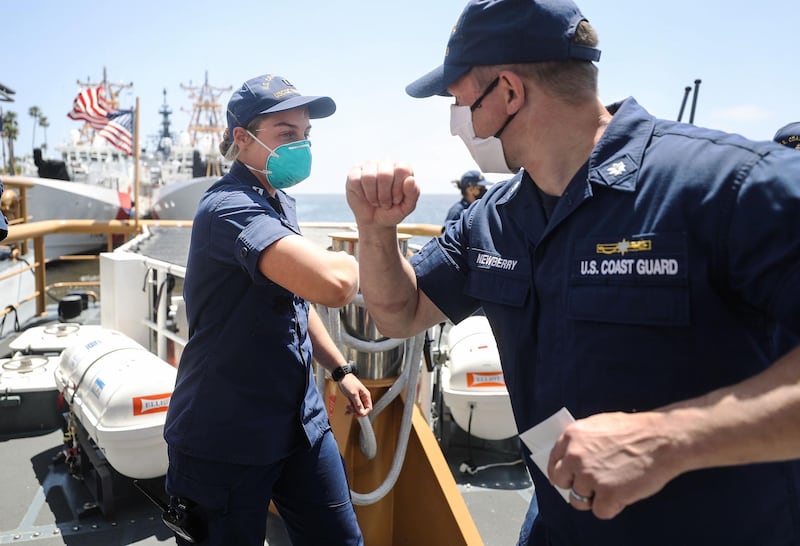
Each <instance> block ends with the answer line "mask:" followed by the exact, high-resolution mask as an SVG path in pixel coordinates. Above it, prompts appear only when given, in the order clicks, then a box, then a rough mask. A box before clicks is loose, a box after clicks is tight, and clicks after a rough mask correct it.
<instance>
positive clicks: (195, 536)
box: [133, 480, 207, 544]
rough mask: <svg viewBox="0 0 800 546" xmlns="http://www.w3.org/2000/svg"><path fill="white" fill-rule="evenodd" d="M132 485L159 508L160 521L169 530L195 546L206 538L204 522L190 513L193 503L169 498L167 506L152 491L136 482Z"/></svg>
mask: <svg viewBox="0 0 800 546" xmlns="http://www.w3.org/2000/svg"><path fill="white" fill-rule="evenodd" d="M133 485H135V486H136V488H137V489H138V490H139V491H141V492H142V493H144V495H145V497H147V498H148V499H150V502H152V503H153V504H155V505H156V506H158V507H159V508H161V510H162V512H161V521H163V522H164V525H166V526H167V527H169V529H170V530H171V531H172V532H173V533H175V534H176V535H178V536H179V537H181V538H182V539H183V540H185V541H186V542H189V543H190V544H197V543H198V542H200V541H202V540H203V539H204V538H206V534H207V531H206V522H205V521H203V519H202V518H200V517H199V516H198V515H197V514H196V513H193V512H192V507H193V506H194V503H193V502H192V501H190V500H188V499H184V498H182V497H171V498H170V501H169V505H167V504H166V503H164V501H162V500H161V499H160V498H158V496H156V495H155V494H154V493H153V492H152V491H149V490H148V489H147V488H146V487H145V486H144V485H143V484H140V483H139V481H138V480H134V481H133Z"/></svg>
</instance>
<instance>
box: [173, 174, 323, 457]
mask: <svg viewBox="0 0 800 546" xmlns="http://www.w3.org/2000/svg"><path fill="white" fill-rule="evenodd" d="M268 195H269V194H268V193H267V192H266V190H265V189H264V187H263V186H262V185H261V183H260V182H259V181H258V179H257V178H256V177H255V176H254V175H253V174H251V173H250V171H249V170H247V168H245V167H244V166H243V165H242V164H241V163H239V162H235V163H234V165H233V167H232V168H231V170H230V172H229V173H228V174H226V175H225V176H224V177H223V178H221V179H220V180H219V181H217V182H216V183H215V184H214V185H212V186H211V187H210V188H209V189H208V191H207V192H206V193H205V194H204V195H203V197H202V199H201V200H200V204H199V206H198V210H197V215H196V216H195V219H194V223H193V227H192V238H191V244H190V247H189V260H188V264H187V266H186V278H185V280H184V285H183V293H184V299H185V300H186V313H187V318H188V321H189V341H188V343H187V345H186V348H185V349H184V352H183V355H182V357H181V361H180V364H179V366H178V378H177V382H176V386H175V391H174V393H173V395H172V399H171V400H170V406H169V411H168V413H167V422H166V426H165V430H164V436H165V438H166V440H167V443H168V444H169V445H170V446H171V447H173V448H175V449H178V450H180V451H182V452H184V453H187V454H189V455H193V456H196V457H202V458H207V459H211V460H218V461H225V462H230V463H237V464H248V465H253V464H269V463H272V462H274V461H276V460H278V459H280V458H282V457H284V456H286V455H287V454H288V453H289V452H290V451H292V450H293V449H294V448H296V447H298V446H301V445H304V444H305V445H306V446H308V445H312V444H314V443H315V442H316V441H317V440H318V439H319V438H320V437H321V435H322V433H323V432H324V431H326V430H328V429H329V428H330V424H329V422H328V417H327V414H326V412H325V408H324V405H323V403H322V398H321V397H320V395H319V391H318V390H317V387H316V383H315V382H314V377H313V374H312V368H311V340H310V338H309V336H308V311H309V304H308V302H306V301H305V300H303V299H302V298H300V297H298V296H296V295H294V294H292V293H291V292H289V291H287V290H285V289H284V288H282V287H281V286H278V285H277V284H275V283H273V282H272V281H270V280H269V279H267V278H266V277H264V275H263V274H262V273H261V272H260V271H259V269H258V259H259V256H260V254H261V252H262V251H263V250H264V249H265V248H267V247H268V246H269V245H271V244H272V243H274V242H275V241H277V240H279V239H281V238H282V237H286V236H287V235H292V234H299V233H300V228H299V227H298V225H297V215H296V211H295V204H294V199H293V198H291V197H289V196H288V195H286V194H285V193H283V192H280V191H279V192H278V193H277V194H276V196H277V197H278V198H279V200H280V208H281V209H282V211H283V214H281V213H280V212H278V211H276V210H275V208H273V206H272V205H270V204H269V202H268V201H267V197H268ZM284 215H285V216H284Z"/></svg>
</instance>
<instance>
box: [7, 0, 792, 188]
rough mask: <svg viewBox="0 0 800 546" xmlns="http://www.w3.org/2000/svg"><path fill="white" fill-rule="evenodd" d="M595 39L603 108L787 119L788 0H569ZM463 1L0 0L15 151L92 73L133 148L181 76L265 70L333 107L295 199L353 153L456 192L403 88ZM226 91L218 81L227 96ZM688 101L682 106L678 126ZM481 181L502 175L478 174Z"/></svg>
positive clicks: (434, 130)
mask: <svg viewBox="0 0 800 546" xmlns="http://www.w3.org/2000/svg"><path fill="white" fill-rule="evenodd" d="M577 3H578V6H579V7H580V9H581V11H582V12H583V14H584V16H585V17H586V18H587V19H588V20H589V21H590V22H591V23H592V25H593V26H594V27H595V29H596V30H597V32H598V34H599V37H600V45H599V47H600V49H601V50H602V57H601V59H600V61H599V63H598V68H599V70H600V79H599V87H600V89H599V92H600V98H601V99H602V101H603V102H604V103H607V104H608V103H612V102H615V101H618V100H621V99H623V98H626V97H628V96H633V97H634V98H636V100H637V101H638V102H639V103H640V104H641V105H642V106H644V107H645V108H646V109H647V110H649V111H650V112H651V113H652V114H653V115H655V116H657V117H661V118H667V119H677V116H678V113H679V110H680V105H681V101H682V99H683V96H684V88H685V87H687V86H689V87H692V95H693V92H694V81H695V80H696V79H700V80H701V81H702V83H701V84H700V86H699V90H698V93H697V105H696V111H695V117H694V123H695V124H697V125H702V126H706V127H712V128H716V129H721V130H724V131H729V132H735V133H740V134H742V135H744V136H746V137H749V138H752V139H756V140H769V139H771V138H772V137H773V135H774V134H775V131H776V130H777V129H778V128H779V127H781V126H783V125H785V124H786V123H789V122H792V121H798V120H800V102H799V101H798V100H797V99H796V98H795V93H797V90H800V70H798V68H797V67H798V61H797V58H796V55H797V53H796V51H797V48H796V46H795V45H794V43H793V42H794V41H795V40H796V39H797V38H796V29H797V22H798V20H800V3H798V2H792V1H790V0H763V1H761V2H758V3H754V2H751V1H745V0H727V1H723V0H701V1H698V0H672V1H671V2H643V1H642V0H579V1H578V2H577ZM464 6H465V2H464V1H463V0H403V1H395V2H384V1H382V0H371V1H366V0H362V1H356V0H337V1H326V0H291V1H286V0H284V1H282V2H276V1H272V0H236V1H234V2H218V1H217V2H212V1H209V0H192V1H185V0H176V1H164V0H159V1H154V0H137V1H136V2H106V1H102V2H101V1H99V0H82V1H81V2H72V1H66V2H65V1H63V0H0V20H2V21H3V24H2V37H3V40H2V44H3V46H2V47H3V48H4V49H5V51H4V52H3V54H2V55H0V83H2V84H4V85H5V86H7V87H9V88H11V89H13V90H14V91H15V92H16V94H15V102H13V103H7V102H0V108H2V109H3V110H4V111H8V110H12V111H14V112H16V113H17V118H18V122H19V137H18V139H17V141H16V142H15V148H16V152H17V154H24V153H30V150H31V148H32V147H34V145H35V146H41V145H42V143H43V142H44V138H45V135H44V132H43V130H42V128H41V127H36V128H34V119H33V118H32V117H30V116H29V114H28V110H29V108H30V107H31V106H37V107H39V109H40V110H41V112H42V114H43V115H44V116H46V117H47V119H48V121H49V123H50V126H49V127H48V129H47V134H46V138H47V149H48V150H49V152H48V154H47V155H48V156H49V157H57V152H56V148H57V146H58V145H59V144H61V143H65V142H67V141H68V140H69V135H70V131H72V130H75V129H78V128H79V127H80V123H79V122H77V121H73V120H70V119H69V118H67V113H68V112H69V110H70V109H71V107H72V101H73V100H74V98H75V96H76V95H77V94H78V92H79V91H80V90H81V87H80V86H79V85H78V84H77V81H78V80H80V81H87V80H88V81H93V82H97V81H99V80H101V79H102V77H103V70H106V73H107V77H108V80H109V82H111V83H112V84H128V83H132V84H133V86H132V87H131V88H128V89H125V90H124V91H123V92H122V93H121V95H120V97H119V98H120V106H121V107H123V108H128V107H133V106H134V105H135V101H136V99H137V98H138V99H139V104H140V135H141V137H140V142H141V145H143V146H144V145H146V144H148V142H151V141H152V137H153V136H155V135H156V134H157V133H158V131H159V128H160V122H161V118H160V115H159V113H158V112H159V109H160V108H161V105H162V102H163V100H164V96H163V90H164V89H166V91H167V95H166V100H167V103H168V104H169V106H170V108H171V109H172V111H173V114H172V129H173V131H180V130H183V129H185V128H186V127H187V126H188V124H189V119H190V112H191V106H192V105H191V100H190V99H189V95H188V93H187V91H185V90H184V89H182V87H181V85H184V86H197V85H200V84H202V83H203V81H204V79H205V77H206V74H207V75H208V80H209V83H210V84H211V85H212V86H214V87H217V88H222V89H227V88H232V89H236V88H238V87H239V86H240V85H241V84H242V82H244V81H245V80H247V79H249V78H251V77H254V76H257V75H260V74H265V73H272V74H277V75H280V76H283V77H285V78H287V79H288V80H290V81H291V82H292V83H293V84H294V85H295V86H296V87H297V88H298V90H299V91H300V92H301V93H302V94H304V95H327V96H330V97H332V98H333V99H334V100H335V101H336V104H337V112H336V113H335V114H334V115H333V116H331V117H329V118H325V119H319V120H313V122H312V124H313V129H312V133H311V140H312V143H313V155H314V160H313V168H312V175H311V177H310V178H309V179H308V180H306V181H304V182H303V183H302V185H301V186H298V187H297V189H296V190H297V191H296V193H343V192H344V183H345V179H346V176H347V172H348V170H349V169H350V168H351V167H352V166H354V165H357V164H360V163H362V162H364V161H368V160H375V159H381V160H395V161H402V162H406V163H409V164H410V165H411V166H412V167H413V168H414V171H415V174H416V178H417V181H418V183H419V185H420V187H421V189H422V191H423V192H427V193H454V194H455V193H456V190H455V189H454V188H453V186H452V185H451V184H450V181H451V180H453V179H455V178H458V177H459V176H460V175H461V174H462V173H463V172H464V171H466V170H469V169H474V168H476V165H475V163H474V162H473V160H472V158H471V157H470V155H469V153H468V152H467V151H466V148H465V147H464V145H463V144H462V143H461V141H460V140H459V139H458V137H453V136H451V135H450V131H449V115H450V109H449V105H450V103H451V102H452V99H450V98H444V97H433V98H428V99H413V98H411V97H409V96H408V95H406V93H405V86H406V85H407V84H408V83H410V82H411V81H413V80H415V79H416V78H418V77H419V76H421V75H423V74H425V73H427V72H428V71H429V70H431V69H433V68H434V67H436V66H438V65H439V64H441V62H442V59H443V57H444V50H445V45H446V43H447V38H448V36H449V33H450V30H451V28H452V26H453V24H454V23H455V21H456V19H457V17H458V15H459V14H460V13H461V11H462V10H463V8H464ZM231 92H232V91H224V92H222V93H221V95H220V101H222V103H223V104H225V103H227V100H228V98H229V97H230V94H231ZM692 100H693V97H692V96H690V97H689V100H688V101H687V105H686V108H685V111H684V115H683V121H688V120H689V116H690V110H691V103H692ZM487 178H489V179H490V180H501V179H503V178H506V177H505V176H503V175H497V174H487Z"/></svg>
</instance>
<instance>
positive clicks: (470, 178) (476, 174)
mask: <svg viewBox="0 0 800 546" xmlns="http://www.w3.org/2000/svg"><path fill="white" fill-rule="evenodd" d="M476 184H477V185H478V186H491V183H490V182H489V181H488V180H486V178H484V176H483V175H482V174H481V172H480V171H467V172H465V173H464V174H462V175H461V180H459V181H458V187H459V189H462V190H463V189H464V188H466V187H467V186H473V185H476Z"/></svg>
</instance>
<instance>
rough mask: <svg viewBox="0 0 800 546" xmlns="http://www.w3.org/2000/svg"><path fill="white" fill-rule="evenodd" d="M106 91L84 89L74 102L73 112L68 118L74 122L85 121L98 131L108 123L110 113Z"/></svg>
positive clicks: (96, 88)
mask: <svg viewBox="0 0 800 546" xmlns="http://www.w3.org/2000/svg"><path fill="white" fill-rule="evenodd" d="M109 110H110V108H109V105H108V102H106V96H105V90H104V89H103V88H102V87H90V88H88V89H84V90H83V91H81V92H80V93H78V96H77V97H75V100H74V101H73V102H72V112H70V113H69V114H67V117H68V118H70V119H74V120H83V121H85V122H87V123H88V124H89V125H91V126H92V128H93V129H97V130H98V131H99V130H100V129H102V128H103V127H105V125H106V123H108V111H109Z"/></svg>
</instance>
